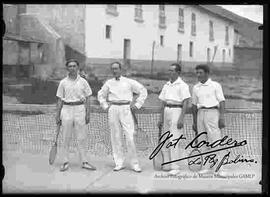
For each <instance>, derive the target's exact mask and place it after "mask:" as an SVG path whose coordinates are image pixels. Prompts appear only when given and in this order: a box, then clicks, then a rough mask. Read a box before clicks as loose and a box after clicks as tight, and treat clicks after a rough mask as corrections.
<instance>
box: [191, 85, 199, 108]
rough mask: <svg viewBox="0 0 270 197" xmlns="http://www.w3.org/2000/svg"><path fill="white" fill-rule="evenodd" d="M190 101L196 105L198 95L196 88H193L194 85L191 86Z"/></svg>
mask: <svg viewBox="0 0 270 197" xmlns="http://www.w3.org/2000/svg"><path fill="white" fill-rule="evenodd" d="M191 100H192V101H191V102H192V104H193V105H197V103H198V97H197V95H196V88H195V86H193V88H192V99H191Z"/></svg>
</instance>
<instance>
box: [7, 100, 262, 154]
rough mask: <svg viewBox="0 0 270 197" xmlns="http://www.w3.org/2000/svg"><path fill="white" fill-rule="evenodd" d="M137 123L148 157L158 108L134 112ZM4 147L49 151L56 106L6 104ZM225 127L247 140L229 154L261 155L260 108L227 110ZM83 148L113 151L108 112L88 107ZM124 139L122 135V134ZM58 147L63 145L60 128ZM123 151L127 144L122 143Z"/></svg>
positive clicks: (188, 133)
mask: <svg viewBox="0 0 270 197" xmlns="http://www.w3.org/2000/svg"><path fill="white" fill-rule="evenodd" d="M136 116H137V118H138V122H139V130H138V134H137V135H136V137H135V143H136V145H137V149H138V154H139V155H140V156H144V157H149V155H150V154H151V153H152V151H153V150H154V148H155V147H156V145H157V142H158V128H157V123H158V120H159V116H160V114H159V110H158V109H155V108H149V109H144V110H140V111H138V112H137V113H136ZM2 122H3V132H2V137H3V138H2V139H3V150H18V151H23V152H31V153H48V152H49V150H50V148H51V146H52V144H53V141H54V139H55V136H56V133H55V131H56V125H55V107H54V106H44V105H43V106H42V105H22V104H21V105H19V104H12V105H5V106H3V114H2ZM225 122H226V128H224V129H222V136H225V135H227V136H228V137H230V138H233V139H234V140H237V141H238V142H240V141H243V140H247V145H245V146H242V147H237V148H233V149H231V150H230V152H231V154H234V155H238V154H241V155H243V156H248V157H256V158H258V157H259V158H260V157H261V155H262V111H261V110H227V112H226V114H225ZM87 134H88V136H87V143H86V147H85V148H86V149H87V150H88V152H90V153H91V154H93V155H97V156H104V155H109V154H111V153H112V147H111V140H110V130H109V125H108V115H107V113H105V112H104V111H102V110H101V109H99V108H97V107H96V108H95V107H91V113H90V124H88V125H87ZM184 137H186V138H187V140H185V142H187V143H188V142H190V141H191V140H192V139H193V138H194V137H195V134H194V132H193V130H192V115H191V114H187V115H186V116H185V125H184ZM123 138H125V136H124V135H123ZM186 145H187V144H186V143H181V146H182V147H184V146H186ZM58 146H59V147H60V148H61V147H63V135H62V128H61V131H60V134H59V139H58ZM123 146H124V147H123V148H124V150H125V151H126V150H127V149H126V144H125V143H123ZM76 147H77V140H76V139H75V136H74V135H72V140H71V143H70V151H71V152H75V151H76Z"/></svg>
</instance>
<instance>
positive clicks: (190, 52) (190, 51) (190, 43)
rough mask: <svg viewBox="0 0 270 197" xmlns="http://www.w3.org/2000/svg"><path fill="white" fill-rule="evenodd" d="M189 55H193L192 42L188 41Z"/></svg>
mask: <svg viewBox="0 0 270 197" xmlns="http://www.w3.org/2000/svg"><path fill="white" fill-rule="evenodd" d="M189 57H193V42H189Z"/></svg>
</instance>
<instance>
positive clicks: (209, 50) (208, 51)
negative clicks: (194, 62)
mask: <svg viewBox="0 0 270 197" xmlns="http://www.w3.org/2000/svg"><path fill="white" fill-rule="evenodd" d="M210 61H211V49H210V48H207V62H208V63H209V62H210Z"/></svg>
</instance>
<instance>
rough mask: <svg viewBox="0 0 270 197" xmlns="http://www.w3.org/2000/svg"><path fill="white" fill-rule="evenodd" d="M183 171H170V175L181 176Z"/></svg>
mask: <svg viewBox="0 0 270 197" xmlns="http://www.w3.org/2000/svg"><path fill="white" fill-rule="evenodd" d="M180 172H181V171H180V170H171V171H169V173H168V174H169V175H177V174H179V173H180Z"/></svg>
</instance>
